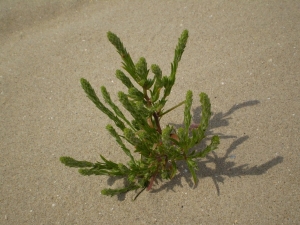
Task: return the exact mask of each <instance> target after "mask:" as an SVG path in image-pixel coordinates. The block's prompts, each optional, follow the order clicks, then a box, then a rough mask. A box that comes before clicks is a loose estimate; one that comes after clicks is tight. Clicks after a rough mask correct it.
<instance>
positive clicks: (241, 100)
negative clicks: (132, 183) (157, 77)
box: [0, 0, 300, 225]
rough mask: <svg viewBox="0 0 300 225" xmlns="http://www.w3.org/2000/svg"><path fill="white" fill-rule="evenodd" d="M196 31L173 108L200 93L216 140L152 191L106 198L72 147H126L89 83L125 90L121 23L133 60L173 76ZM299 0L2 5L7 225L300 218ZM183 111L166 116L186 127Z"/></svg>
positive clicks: (84, 150)
mask: <svg viewBox="0 0 300 225" xmlns="http://www.w3.org/2000/svg"><path fill="white" fill-rule="evenodd" d="M184 29H188V30H189V35H190V38H189V40H188V44H187V47H186V50H185V52H184V54H183V57H182V60H181V62H180V64H179V69H178V73H177V82H176V83H175V86H174V88H173V91H172V94H171V96H170V98H169V102H168V105H167V107H170V106H173V105H175V104H176V103H178V102H180V101H182V100H183V99H184V97H185V94H186V91H187V90H189V89H190V90H192V91H193V93H194V103H193V106H192V107H193V112H194V121H195V122H197V120H199V105H200V104H199V99H198V94H199V93H200V92H206V93H207V94H208V95H209V96H210V98H211V103H212V110H213V112H214V114H213V116H212V119H211V125H210V130H209V132H208V134H209V135H211V134H219V135H220V137H221V144H220V146H219V149H218V150H216V151H215V152H213V153H212V154H210V155H209V157H208V158H207V159H204V160H203V161H202V162H201V161H200V162H199V167H200V169H199V171H198V172H197V176H198V177H199V179H200V181H199V184H198V185H197V186H196V187H192V186H191V177H190V175H189V173H187V172H186V167H183V168H181V169H180V173H178V175H176V177H175V178H174V179H173V180H172V181H171V182H169V183H166V182H161V181H159V182H157V183H156V184H155V185H154V189H153V190H152V192H144V193H142V194H141V195H140V196H139V198H138V199H137V200H136V201H135V202H132V201H131V198H132V197H133V196H134V195H135V193H128V194H127V195H123V196H119V197H106V196H103V195H101V194H100V191H101V190H102V189H103V188H105V187H109V186H110V185H111V187H119V186H121V185H122V182H115V183H113V182H112V180H111V179H108V178H107V177H100V176H91V177H84V176H81V175H80V174H79V173H78V172H77V170H76V169H71V168H67V167H65V166H64V165H62V164H61V163H60V162H59V157H60V156H62V155H67V156H72V157H74V158H77V159H82V160H90V161H96V160H100V158H99V154H100V153H101V154H103V155H104V156H106V157H107V158H109V159H111V160H116V161H119V162H125V160H126V157H125V156H124V154H123V153H122V151H121V149H120V148H119V147H118V146H117V145H116V143H115V141H114V140H113V138H112V137H111V136H110V135H109V134H108V132H107V131H106V130H105V126H106V124H108V123H111V121H110V120H109V119H108V118H107V117H106V116H105V115H103V114H102V113H101V112H100V111H99V110H98V109H97V108H96V107H95V106H94V105H93V104H92V103H91V102H90V101H89V100H88V99H87V98H86V96H85V94H84V92H83V90H82V88H81V86H80V83H79V80H80V78H81V77H85V78H86V79H88V80H89V81H90V82H91V84H92V85H93V86H94V88H95V89H96V90H97V93H99V94H100V90H99V87H100V86H101V85H105V86H106V87H107V89H108V90H109V91H110V93H111V96H112V98H113V99H114V100H116V99H117V95H116V93H117V91H119V90H121V89H123V86H122V84H121V82H119V81H118V80H117V79H116V78H115V75H114V74H115V70H116V69H119V68H120V66H121V59H120V57H119V55H118V54H117V53H116V51H115V49H114V48H113V46H112V45H111V44H110V43H109V42H108V40H107V38H106V32H107V31H109V30H110V31H112V32H114V33H116V34H117V35H118V36H119V37H120V38H121V40H122V41H123V43H124V45H125V46H126V48H127V50H128V51H129V52H130V54H131V56H132V58H133V59H134V61H135V62H136V61H137V60H138V59H139V57H141V56H143V57H145V58H146V59H147V62H148V64H149V65H151V64H154V63H156V64H158V65H160V67H161V68H162V70H163V73H164V74H169V73H170V63H171V61H172V59H173V54H174V49H175V46H176V44H177V38H178V37H179V36H180V34H181V32H182V31H183V30H184ZM299 36H300V2H299V1H297V0H295V1H278V0H274V1H226V2H224V1H208V0H204V1H196V0H186V1H154V0H149V1H137V0H136V1H120V0H119V1H115V0H110V1H100V0H99V1H95V0H94V1H93V0H91V1H88V0H85V1H83V0H81V1H80V0H67V1H59V0H51V1H50V0H39V1H38V0H35V1H34V0H30V1H21V0H2V1H1V2H0V43H1V47H0V48H1V50H0V106H1V108H0V124H1V126H0V143H1V145H0V146H1V147H0V148H1V149H0V150H1V152H0V154H1V155H0V158H1V180H0V181H1V183H0V190H1V194H0V206H1V211H0V224H16V225H21V224H30V225H32V224H83V225H89V224H243V225H244V224H272V225H273V224H299V221H300V208H299V207H300V192H299V187H300V179H299V177H300V151H299V141H300V139H299V136H300V78H299V77H300V50H299V49H300V43H299V42H300V37H299ZM182 121H183V108H179V109H177V110H175V111H174V112H172V113H170V115H169V116H168V117H166V118H165V120H164V121H163V123H164V124H167V123H172V124H175V125H180V124H182Z"/></svg>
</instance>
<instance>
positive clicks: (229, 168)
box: [151, 100, 283, 195]
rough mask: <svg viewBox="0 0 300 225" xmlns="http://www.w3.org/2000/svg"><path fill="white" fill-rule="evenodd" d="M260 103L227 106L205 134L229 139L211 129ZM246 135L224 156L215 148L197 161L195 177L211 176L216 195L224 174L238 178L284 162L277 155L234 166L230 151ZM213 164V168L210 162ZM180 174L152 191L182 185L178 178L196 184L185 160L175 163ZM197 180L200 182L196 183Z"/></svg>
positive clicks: (196, 118)
mask: <svg viewBox="0 0 300 225" xmlns="http://www.w3.org/2000/svg"><path fill="white" fill-rule="evenodd" d="M256 104H259V101H258V100H254V101H247V102H243V103H241V104H237V105H234V106H232V107H231V108H230V110H229V111H228V112H226V113H222V112H220V113H217V114H215V115H214V116H213V117H212V119H211V120H210V126H209V128H210V129H209V131H207V136H212V135H219V137H220V139H228V138H237V137H236V136H234V135H224V134H222V133H213V131H212V130H213V129H214V128H218V127H223V126H228V125H229V120H230V119H231V117H230V115H231V114H233V113H234V112H235V111H236V110H238V109H241V108H243V107H248V106H253V105H256ZM200 112H201V107H197V108H196V109H194V110H193V114H194V116H193V122H194V123H195V124H199V123H200ZM172 125H173V126H174V127H176V128H179V127H182V126H183V125H182V124H172ZM248 138H249V136H247V135H245V136H242V137H240V138H238V139H236V140H234V141H233V142H232V144H231V145H230V147H229V148H228V149H227V151H226V153H225V154H224V155H223V156H219V155H218V154H217V153H216V152H215V151H212V152H211V153H209V154H208V155H207V156H206V158H205V159H204V160H201V161H199V163H198V167H199V169H198V171H197V176H198V178H199V177H200V178H205V177H211V178H212V180H213V182H214V185H215V187H216V190H217V193H218V195H220V187H219V183H224V180H225V176H227V177H236V176H238V177H241V176H246V175H261V174H264V173H265V172H267V171H268V170H269V169H270V168H272V167H274V166H276V165H277V164H279V163H282V162H283V157H281V156H278V157H275V158H273V159H271V160H270V161H268V162H266V163H264V164H262V165H259V166H257V165H256V166H253V167H249V164H242V165H236V164H237V163H236V162H234V161H233V160H234V159H235V155H234V154H232V152H233V151H234V150H235V149H236V148H237V147H238V146H239V145H241V144H243V143H244V142H245V141H247V139H248ZM203 145H204V144H200V145H199V146H196V149H203ZM212 164H213V165H214V166H213V167H214V169H213V168H211V166H209V165H212ZM178 170H179V173H178V174H177V175H175V177H174V178H173V179H172V180H171V181H169V182H166V183H164V184H162V185H161V186H160V187H159V188H157V189H154V190H152V191H151V193H156V192H159V191H162V190H165V189H166V190H173V189H174V187H175V186H181V187H182V186H183V185H182V182H181V179H180V178H181V177H184V178H185V181H186V182H187V183H188V185H189V186H190V187H197V186H198V184H196V185H194V183H193V181H192V177H191V175H190V173H189V172H188V167H187V166H186V163H185V162H180V163H179V164H178ZM198 183H199V182H198Z"/></svg>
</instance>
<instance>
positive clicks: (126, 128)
mask: <svg viewBox="0 0 300 225" xmlns="http://www.w3.org/2000/svg"><path fill="white" fill-rule="evenodd" d="M107 37H108V40H109V41H110V42H111V43H112V44H113V45H114V46H115V48H116V49H117V52H118V53H119V54H120V56H121V58H122V60H123V62H122V64H123V69H124V70H125V71H126V72H127V73H128V74H129V75H130V77H131V78H132V79H133V80H134V81H135V83H136V85H138V86H139V87H138V88H137V87H136V85H134V84H133V83H132V80H131V79H130V78H129V77H128V76H127V75H125V73H124V72H122V71H121V70H117V71H116V77H117V78H118V79H119V80H120V81H121V82H122V83H123V84H124V85H125V86H126V87H127V88H128V93H124V92H121V91H120V92H118V97H119V101H120V102H121V104H122V105H123V107H124V108H125V109H126V110H127V111H128V112H129V113H130V114H131V116H132V120H130V119H128V118H126V117H125V116H124V114H123V113H122V111H121V110H120V109H119V108H118V107H117V105H116V104H115V103H114V102H113V101H112V100H111V98H110V94H109V93H108V91H107V90H106V88H105V87H104V86H102V87H101V93H102V97H103V99H104V101H105V103H106V104H105V105H104V104H103V102H102V101H100V99H99V98H98V97H97V95H96V93H95V91H94V89H93V88H92V86H91V85H90V83H89V82H88V81H87V80H86V79H84V78H82V79H81V80H80V81H81V86H82V88H83V89H84V91H85V93H86V94H87V97H88V98H89V99H90V100H91V101H92V102H93V103H94V104H95V105H96V107H97V108H99V109H100V110H101V111H102V112H103V113H105V114H106V115H107V116H108V117H109V118H110V119H111V120H112V121H113V122H114V124H115V126H116V127H118V130H116V129H115V128H114V127H113V126H112V125H110V124H109V125H107V126H106V129H107V130H108V132H109V133H110V134H111V135H112V136H113V137H114V138H115V139H116V141H117V143H118V144H119V145H120V147H121V149H122V150H123V152H124V153H125V154H126V155H127V156H128V158H129V159H128V160H129V161H128V163H127V164H126V165H124V164H122V163H116V162H113V161H110V160H108V159H106V158H105V157H104V156H103V155H100V157H101V159H102V161H101V162H96V163H92V162H87V161H78V160H75V159H73V158H71V157H67V156H63V157H61V158H60V161H61V162H62V163H63V164H65V165H66V166H69V167H77V168H80V169H79V173H81V174H82V175H88V176H89V175H108V176H118V177H123V178H125V179H126V183H127V185H125V187H122V188H117V189H110V188H108V189H104V190H102V191H101V193H102V194H104V195H110V196H113V195H117V194H120V193H125V192H128V191H131V190H137V189H142V190H144V189H147V190H150V189H151V188H152V186H153V182H154V181H155V180H156V178H157V177H160V178H162V179H172V178H173V177H174V176H175V174H176V172H177V164H176V163H177V162H178V161H185V162H186V163H187V167H188V169H189V171H190V173H191V175H192V177H193V181H194V183H197V182H198V179H197V176H196V172H195V171H196V170H197V169H198V166H197V159H198V158H203V157H205V156H206V155H207V154H208V153H209V152H210V151H213V150H215V149H216V148H217V146H218V144H219V137H218V136H213V137H212V138H211V143H210V144H209V145H207V146H206V148H205V149H203V150H202V151H196V150H191V149H192V148H193V147H194V146H195V145H197V144H199V143H200V142H201V141H202V140H203V139H204V138H205V137H206V136H205V131H206V129H207V127H208V123H209V119H210V116H211V105H210V100H209V98H208V96H207V94H205V93H201V94H200V103H201V106H202V113H201V114H202V115H201V121H200V124H199V125H191V118H192V116H191V112H190V109H191V105H192V97H193V94H192V91H188V92H187V93H186V98H185V101H182V102H180V103H179V104H177V105H176V106H174V107H172V108H170V109H168V110H164V106H165V104H166V102H167V97H168V96H169V95H170V93H171V89H172V87H173V85H174V83H175V78H176V71H177V67H178V63H179V61H180V59H181V56H182V54H183V51H184V49H185V46H186V43H187V39H188V31H187V30H184V31H183V32H182V34H181V36H180V38H179V39H178V44H177V46H176V49H175V56H174V59H173V62H172V63H171V74H170V75H169V76H163V75H162V71H161V69H160V68H159V66H158V65H156V64H154V65H151V72H152V73H153V74H154V76H153V78H149V77H148V75H149V71H150V69H148V67H147V62H146V60H145V58H143V57H142V58H140V59H139V61H138V62H137V63H136V64H134V63H133V61H132V59H131V57H130V55H129V53H128V52H127V50H126V49H125V47H124V45H123V43H122V42H121V40H120V39H119V38H118V37H117V36H116V35H115V34H114V33H112V32H108V33H107ZM183 104H184V105H185V108H184V126H183V127H180V128H179V129H176V128H174V127H173V126H171V125H167V126H166V127H164V128H162V127H161V124H160V121H161V119H162V117H163V116H164V115H166V114H167V113H169V112H170V111H172V110H173V109H175V108H177V107H179V106H181V105H183ZM108 106H109V107H110V109H109V108H107V107H108ZM125 142H127V143H128V144H129V145H131V146H132V150H130V149H129V148H128V147H127V145H125V144H124V143H125ZM132 151H134V152H136V153H139V155H140V157H139V158H134V157H133V155H132V153H131V152H132Z"/></svg>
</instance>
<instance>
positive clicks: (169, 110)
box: [159, 101, 185, 117]
mask: <svg viewBox="0 0 300 225" xmlns="http://www.w3.org/2000/svg"><path fill="white" fill-rule="evenodd" d="M184 103H185V101H182V102H180V103H179V104H177V105H175V106H174V107H172V108H171V109H168V110H167V111H165V112H164V113H162V114H160V115H159V117H162V116H163V115H165V114H167V113H168V112H171V111H172V110H173V109H176V108H177V107H179V106H181V105H183V104H184Z"/></svg>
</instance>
